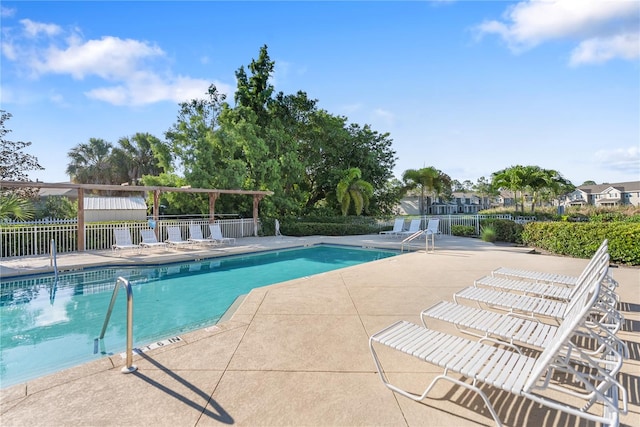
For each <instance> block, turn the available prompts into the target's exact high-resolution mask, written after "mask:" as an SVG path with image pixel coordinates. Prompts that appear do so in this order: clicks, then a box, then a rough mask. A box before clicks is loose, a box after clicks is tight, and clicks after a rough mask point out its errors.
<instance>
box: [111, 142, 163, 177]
mask: <svg viewBox="0 0 640 427" xmlns="http://www.w3.org/2000/svg"><path fill="white" fill-rule="evenodd" d="M111 157H112V159H111V161H112V162H113V164H114V167H115V168H116V170H117V173H118V175H119V176H120V177H121V178H120V181H121V182H128V183H129V184H133V185H136V184H138V182H139V181H140V179H141V178H142V176H143V175H159V174H161V173H163V172H169V171H170V169H171V166H170V165H171V154H170V150H169V147H168V146H167V145H166V144H164V143H162V141H160V139H158V138H156V137H155V136H153V135H151V134H149V133H141V132H139V133H136V134H135V135H133V136H132V137H122V138H120V139H119V140H118V145H117V146H116V147H114V148H113V149H112V151H111Z"/></svg>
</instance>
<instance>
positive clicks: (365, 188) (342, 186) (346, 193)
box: [336, 168, 373, 216]
mask: <svg viewBox="0 0 640 427" xmlns="http://www.w3.org/2000/svg"><path fill="white" fill-rule="evenodd" d="M372 195H373V185H371V184H370V183H368V182H367V181H365V180H363V179H362V173H361V172H360V169H358V168H350V169H349V170H347V171H345V172H344V174H343V178H342V179H341V180H340V182H338V185H337V187H336V198H337V199H338V203H340V209H341V211H342V215H343V216H347V214H348V213H349V208H350V207H351V206H353V210H354V211H355V214H356V215H361V214H362V212H363V211H364V210H366V209H367V207H368V206H369V200H370V199H371V196H372Z"/></svg>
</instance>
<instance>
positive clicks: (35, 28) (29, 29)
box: [20, 19, 62, 37]
mask: <svg viewBox="0 0 640 427" xmlns="http://www.w3.org/2000/svg"><path fill="white" fill-rule="evenodd" d="M20 23H21V24H22V27H23V31H24V33H25V34H26V35H27V36H28V37H38V36H39V35H41V34H44V35H45V36H48V37H53V36H56V35H58V34H60V33H62V28H60V27H59V26H58V25H55V24H44V23H41V22H34V21H32V20H30V19H21V20H20Z"/></svg>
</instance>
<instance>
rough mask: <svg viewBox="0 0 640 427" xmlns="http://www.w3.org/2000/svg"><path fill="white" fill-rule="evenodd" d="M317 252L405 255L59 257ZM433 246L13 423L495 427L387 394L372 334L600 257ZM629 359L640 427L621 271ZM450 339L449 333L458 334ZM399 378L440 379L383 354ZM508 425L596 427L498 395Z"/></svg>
mask: <svg viewBox="0 0 640 427" xmlns="http://www.w3.org/2000/svg"><path fill="white" fill-rule="evenodd" d="M317 242H329V243H340V244H355V245H358V246H378V247H384V246H386V247H396V248H397V247H398V241H397V240H394V239H392V238H381V237H378V236H359V237H347V238H322V237H318V238H304V239H298V238H290V237H282V238H256V239H240V240H239V241H238V244H237V245H236V246H235V247H232V248H227V249H225V250H224V251H225V252H220V251H211V250H207V249H201V250H197V251H193V253H191V251H189V252H187V251H180V252H178V251H168V252H164V251H159V252H154V253H153V254H149V253H145V254H141V255H135V256H131V257H129V256H127V257H119V256H117V255H114V254H112V253H110V252H109V253H91V254H82V255H79V254H74V255H66V256H60V258H59V259H58V265H59V266H61V267H69V266H72V265H77V264H79V265H85V266H86V265H93V264H104V263H116V264H118V263H122V264H125V263H129V262H133V263H137V264H140V263H147V262H148V263H157V262H163V261H168V260H169V259H175V258H180V259H189V258H194V257H196V258H200V257H203V256H210V255H214V254H216V253H219V254H229V253H240V252H246V251H256V250H264V249H269V248H276V247H290V246H300V245H305V244H313V243H317ZM436 245H437V248H436V250H435V251H434V252H432V253H426V252H425V251H424V250H422V251H418V252H412V253H408V254H404V255H401V256H397V257H392V258H387V259H383V260H379V261H375V262H371V263H367V264H363V265H359V266H355V267H350V268H345V269H341V270H337V271H333V272H329V273H324V274H320V275H316V276H312V277H307V278H303V279H297V280H292V281H289V282H285V283H281V284H278V285H273V286H268V287H263V288H258V289H255V290H253V291H252V292H251V293H250V294H249V295H248V296H247V298H246V299H245V300H244V301H243V303H242V304H241V305H240V306H239V307H238V309H237V310H236V311H235V313H234V314H233V316H232V317H231V318H230V319H229V320H227V321H225V322H222V323H220V324H218V325H216V326H213V327H210V328H207V329H204V330H199V331H196V332H193V333H189V334H184V335H182V336H181V338H182V340H183V341H182V342H180V343H176V344H172V345H168V346H166V347H162V348H158V349H156V350H152V351H149V352H147V353H145V354H144V355H141V356H136V358H135V362H134V363H135V364H136V365H137V366H138V371H137V372H135V373H133V374H129V375H124V374H122V373H120V368H121V367H122V366H123V360H122V359H121V357H120V356H119V355H118V356H113V357H111V358H105V359H102V360H100V361H96V362H92V363H88V364H86V365H82V366H80V367H77V368H73V369H70V370H66V371H63V372H59V373H57V374H54V375H50V376H47V377H43V378H39V379H37V380H33V381H29V382H28V383H26V384H21V385H16V386H12V387H9V388H6V389H3V390H1V391H0V399H1V401H0V404H1V407H0V424H1V425H2V426H39V425H42V426H81V425H82V426H109V425H113V426H124V425H157V426H209V425H221V424H234V425H238V426H378V425H390V426H427V425H428V426H464V425H493V424H494V423H493V419H492V418H491V416H490V414H489V413H488V411H487V410H486V408H485V407H484V405H483V403H482V400H481V399H480V398H479V397H478V396H476V395H475V394H474V393H471V392H469V391H467V390H465V389H462V388H460V387H458V386H455V385H453V384H451V383H448V382H440V383H439V384H438V385H437V386H436V388H435V389H434V391H433V392H432V393H433V397H434V398H427V399H425V400H424V401H423V402H414V401H412V400H409V399H407V398H404V397H402V396H398V395H396V394H394V393H393V392H391V391H390V390H388V389H387V388H385V387H384V386H383V384H382V383H381V381H380V379H379V378H378V374H377V372H376V371H375V365H374V363H373V360H372V358H371V355H370V352H369V348H368V337H369V336H370V335H371V334H373V333H375V332H377V331H378V330H380V329H382V328H383V327H385V326H387V325H389V324H390V323H392V322H393V321H396V320H399V319H405V320H409V321H412V322H416V323H417V322H419V321H420V320H419V312H420V310H422V309H424V308H426V307H428V306H430V305H432V304H435V303H436V302H438V301H441V300H443V299H446V300H451V299H452V294H453V293H454V292H455V291H457V290H459V289H461V288H463V287H466V286H469V285H471V284H472V283H473V280H474V279H476V278H479V277H481V276H483V275H485V274H487V273H488V272H489V271H491V270H492V269H495V268H497V267H500V266H508V267H515V268H526V269H532V270H544V271H552V272H558V273H564V274H572V275H577V274H579V273H580V271H581V270H582V269H583V268H584V266H585V265H586V264H587V262H588V260H583V259H572V258H565V257H556V256H548V255H540V254H532V253H530V250H529V249H527V248H518V247H510V246H499V245H493V244H489V243H485V242H482V241H480V240H477V239H468V238H455V237H447V236H443V237H441V238H439V239H438V240H437V243H436ZM48 264H49V260H48V258H46V257H44V258H42V257H40V258H38V257H36V258H23V259H19V260H3V262H2V265H1V267H2V270H1V271H0V274H2V275H3V277H4V276H5V275H6V274H9V273H11V274H16V273H19V272H23V271H30V272H33V271H36V270H39V269H47V268H49V267H48ZM613 275H614V278H615V279H616V280H618V281H619V283H620V287H619V288H618V293H619V295H620V300H621V304H620V308H621V310H622V311H623V314H624V315H625V318H626V321H625V327H624V330H623V331H622V332H620V333H619V335H620V337H622V338H623V339H624V340H626V341H627V343H628V345H629V349H630V351H631V358H630V359H629V360H627V361H626V362H625V366H624V367H623V370H622V373H621V374H620V376H619V379H620V381H621V382H622V383H623V384H624V385H625V387H626V388H627V389H628V390H629V393H630V394H629V398H630V408H629V409H630V413H629V415H627V416H624V417H623V418H622V423H623V424H626V425H630V426H640V386H639V384H640V270H639V269H635V268H615V269H614V273H613ZM447 329H448V328H447ZM379 355H380V357H381V359H382V361H383V367H384V369H385V371H386V372H387V373H388V374H389V376H390V378H391V380H392V381H396V382H398V383H400V384H401V385H403V386H405V387H407V388H410V389H412V390H414V391H422V390H423V389H424V387H425V386H426V385H427V384H428V382H429V381H430V380H431V379H432V378H434V376H435V375H437V374H439V373H441V370H440V369H438V368H436V367H434V366H431V365H428V364H426V363H421V362H420V361H418V360H414V359H411V358H406V357H403V356H401V355H399V354H394V353H393V352H390V351H389V352H386V351H382V352H380V353H379ZM484 389H485V391H486V392H487V395H488V396H489V399H490V400H491V401H492V402H493V403H494V405H495V408H496V410H497V411H498V413H499V415H500V417H501V418H502V420H503V422H504V423H505V424H506V425H508V426H526V425H530V426H538V427H539V426H541V425H542V426H552V425H557V426H567V425H571V426H573V425H575V426H578V425H581V426H582V425H585V423H584V422H583V421H581V420H579V419H577V418H575V417H571V416H567V415H564V414H562V413H560V412H557V411H553V410H548V409H545V408H540V407H539V405H536V404H533V403H532V402H530V401H528V400H526V399H522V398H517V397H515V396H513V395H510V394H508V393H505V392H501V391H499V390H495V389H492V388H490V387H486V388H484Z"/></svg>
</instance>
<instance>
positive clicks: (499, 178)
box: [491, 165, 524, 212]
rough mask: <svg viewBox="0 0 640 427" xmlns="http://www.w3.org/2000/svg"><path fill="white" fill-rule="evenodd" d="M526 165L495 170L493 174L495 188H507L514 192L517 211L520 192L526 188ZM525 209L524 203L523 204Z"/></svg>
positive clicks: (492, 182) (492, 181)
mask: <svg viewBox="0 0 640 427" xmlns="http://www.w3.org/2000/svg"><path fill="white" fill-rule="evenodd" d="M523 177H524V167H523V166H520V165H517V166H511V167H509V168H506V169H503V170H500V171H498V172H494V173H493V174H492V179H491V185H492V186H493V188H495V189H500V188H505V189H508V190H510V191H511V192H512V193H513V198H514V200H515V201H516V212H517V211H518V192H519V191H520V192H522V190H523V188H524V179H523ZM522 210H523V211H524V204H523V206H522Z"/></svg>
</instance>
